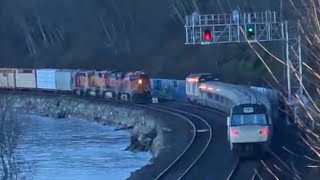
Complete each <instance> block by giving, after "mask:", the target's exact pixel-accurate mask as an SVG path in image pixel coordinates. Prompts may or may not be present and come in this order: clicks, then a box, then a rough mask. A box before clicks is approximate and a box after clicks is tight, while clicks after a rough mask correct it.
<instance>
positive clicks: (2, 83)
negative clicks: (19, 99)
mask: <svg viewBox="0 0 320 180" xmlns="http://www.w3.org/2000/svg"><path fill="white" fill-rule="evenodd" d="M14 73H15V69H8V68H0V88H15V87H16V83H15V78H14Z"/></svg>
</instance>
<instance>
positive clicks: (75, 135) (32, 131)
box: [17, 116, 151, 180]
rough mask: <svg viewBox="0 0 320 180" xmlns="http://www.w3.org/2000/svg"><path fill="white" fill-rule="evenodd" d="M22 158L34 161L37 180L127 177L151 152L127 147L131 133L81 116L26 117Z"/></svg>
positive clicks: (146, 161) (145, 161) (84, 179)
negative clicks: (63, 117) (78, 118)
mask: <svg viewBox="0 0 320 180" xmlns="http://www.w3.org/2000/svg"><path fill="white" fill-rule="evenodd" d="M22 128H23V134H22V135H23V136H22V141H21V143H20V145H19V147H18V150H17V157H18V158H17V159H18V160H19V161H22V160H23V161H24V162H27V163H28V164H32V170H33V171H35V174H34V178H33V179H35V180H100V179H101V180H102V179H103V180H105V179H108V180H109V179H110V180H111V179H112V180H113V179H114V180H118V179H126V178H127V177H129V176H130V172H132V171H134V170H137V169H140V168H141V167H142V166H144V165H146V164H147V163H148V161H149V160H150V158H151V155H150V154H149V153H146V152H139V153H132V152H128V151H123V150H124V149H125V148H126V147H127V145H128V144H129V141H130V137H129V133H128V132H125V131H117V132H115V131H113V130H112V129H111V128H108V127H105V126H102V125H100V124H97V123H95V122H89V121H86V120H77V119H58V120H56V119H52V118H43V117H38V116H27V117H26V116H24V117H23V123H22Z"/></svg>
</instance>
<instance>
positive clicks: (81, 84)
mask: <svg viewBox="0 0 320 180" xmlns="http://www.w3.org/2000/svg"><path fill="white" fill-rule="evenodd" d="M75 86H76V87H75V91H76V92H75V93H76V94H78V95H90V96H99V97H105V98H113V99H116V100H125V101H132V102H136V103H145V102H151V99H152V96H151V84H150V78H149V76H148V75H147V74H145V73H144V72H141V71H137V72H129V73H124V72H119V71H88V70H84V71H77V72H76V75H75Z"/></svg>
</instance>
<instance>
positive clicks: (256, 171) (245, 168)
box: [227, 160, 263, 180]
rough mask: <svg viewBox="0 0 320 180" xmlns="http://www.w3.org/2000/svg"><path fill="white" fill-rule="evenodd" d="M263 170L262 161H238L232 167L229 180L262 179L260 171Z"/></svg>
mask: <svg viewBox="0 0 320 180" xmlns="http://www.w3.org/2000/svg"><path fill="white" fill-rule="evenodd" d="M262 169H263V165H262V163H261V162H260V161H240V160H237V161H236V162H235V164H234V166H233V167H232V169H231V171H230V173H229V175H228V177H227V180H233V179H239V178H241V179H251V180H258V179H262V177H261V176H260V171H261V170H262Z"/></svg>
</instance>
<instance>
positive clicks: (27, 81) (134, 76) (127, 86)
mask: <svg viewBox="0 0 320 180" xmlns="http://www.w3.org/2000/svg"><path fill="white" fill-rule="evenodd" d="M0 88H2V89H14V90H34V91H51V92H56V91H57V92H61V93H68V94H75V95H78V96H96V97H103V98H112V99H115V100H124V101H132V102H135V103H148V102H151V99H152V97H151V85H150V78H149V76H148V75H147V74H145V73H144V72H141V71H136V72H119V71H107V70H104V71H96V70H70V69H9V68H0Z"/></svg>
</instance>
